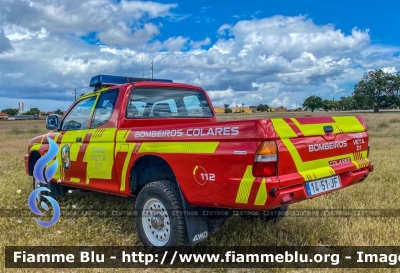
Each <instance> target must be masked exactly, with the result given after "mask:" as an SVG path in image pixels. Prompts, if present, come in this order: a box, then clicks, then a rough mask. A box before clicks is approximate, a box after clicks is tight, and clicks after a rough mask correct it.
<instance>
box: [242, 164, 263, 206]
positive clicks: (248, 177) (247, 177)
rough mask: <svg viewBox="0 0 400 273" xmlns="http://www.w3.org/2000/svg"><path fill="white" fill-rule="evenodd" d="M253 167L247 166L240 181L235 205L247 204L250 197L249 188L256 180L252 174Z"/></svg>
mask: <svg viewBox="0 0 400 273" xmlns="http://www.w3.org/2000/svg"><path fill="white" fill-rule="evenodd" d="M252 171H253V166H251V165H250V166H247V168H246V171H245V172H244V175H243V178H242V180H241V181H240V185H239V189H238V192H237V195H236V203H242V204H247V202H248V200H249V196H250V191H251V186H252V185H253V182H254V180H255V179H256V178H255V177H254V176H253V174H252ZM260 198H261V197H260Z"/></svg>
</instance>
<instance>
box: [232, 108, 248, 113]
mask: <svg viewBox="0 0 400 273" xmlns="http://www.w3.org/2000/svg"><path fill="white" fill-rule="evenodd" d="M232 113H252V111H251V110H250V108H249V107H233V108H232Z"/></svg>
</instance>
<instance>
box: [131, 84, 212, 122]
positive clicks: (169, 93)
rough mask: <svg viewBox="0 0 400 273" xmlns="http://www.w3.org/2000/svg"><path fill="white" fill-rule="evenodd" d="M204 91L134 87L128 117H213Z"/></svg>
mask: <svg viewBox="0 0 400 273" xmlns="http://www.w3.org/2000/svg"><path fill="white" fill-rule="evenodd" d="M212 116H213V115H212V111H211V108H210V105H209V104H208V102H207V100H206V98H205V96H204V95H203V93H202V92H200V91H196V90H186V89H158V88H157V89H132V91H131V94H130V98H129V103H128V107H127V109H126V117H127V118H163V117H212Z"/></svg>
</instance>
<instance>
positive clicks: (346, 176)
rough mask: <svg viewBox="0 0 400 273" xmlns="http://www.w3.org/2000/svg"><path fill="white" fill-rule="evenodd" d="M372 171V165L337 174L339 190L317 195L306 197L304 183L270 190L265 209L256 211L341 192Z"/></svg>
mask: <svg viewBox="0 0 400 273" xmlns="http://www.w3.org/2000/svg"><path fill="white" fill-rule="evenodd" d="M373 170H374V167H373V165H370V166H368V167H366V168H363V169H359V170H357V171H352V172H346V173H342V174H339V177H340V182H341V188H339V189H335V190H331V191H327V192H324V193H321V194H318V195H313V196H311V197H310V196H308V194H307V191H306V187H305V183H301V184H297V185H293V186H289V187H285V188H278V189H271V190H269V192H268V199H267V203H266V205H265V207H263V208H262V209H261V208H258V209H257V210H269V209H273V208H277V207H281V206H286V205H289V204H293V203H297V202H300V201H303V200H307V199H312V198H314V197H318V196H321V195H325V194H329V193H331V192H334V191H338V190H341V189H343V188H346V187H348V186H351V185H354V184H356V183H359V182H361V181H363V180H364V179H366V178H367V177H368V175H369V173H370V172H372V171H373Z"/></svg>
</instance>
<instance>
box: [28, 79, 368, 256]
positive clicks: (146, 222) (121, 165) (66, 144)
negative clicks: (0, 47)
mask: <svg viewBox="0 0 400 273" xmlns="http://www.w3.org/2000/svg"><path fill="white" fill-rule="evenodd" d="M90 86H91V87H94V91H93V92H90V93H88V94H85V95H83V96H82V97H80V98H79V99H78V100H77V101H75V102H74V103H73V105H72V106H71V107H70V108H69V110H68V111H66V113H65V114H64V116H63V117H62V118H61V120H59V118H58V116H57V115H50V116H48V117H47V119H46V126H47V129H49V130H51V131H50V132H49V133H47V134H46V135H43V136H38V137H35V138H33V139H32V140H31V141H30V142H29V147H28V152H27V154H26V155H25V166H26V172H27V173H28V174H29V175H30V176H33V187H34V189H36V188H38V187H40V186H42V185H41V183H40V182H39V181H37V179H36V178H35V176H34V175H33V170H34V166H35V164H36V162H37V161H38V160H39V159H40V158H41V157H42V156H44V155H45V154H46V153H47V152H48V150H49V147H50V145H49V144H50V142H49V139H51V140H53V141H54V142H55V143H57V145H58V147H59V152H58V154H57V155H56V156H55V158H53V159H52V161H50V162H49V164H48V165H47V166H49V165H51V164H52V162H56V160H57V162H58V169H57V172H56V173H55V175H54V176H53V178H52V179H51V180H50V181H49V183H47V184H43V186H45V187H48V189H49V190H50V192H49V193H48V195H50V196H51V197H53V198H59V197H62V196H63V195H64V194H65V193H66V191H67V190H68V189H81V190H90V191H97V192H103V193H107V194H114V195H119V196H126V197H136V205H135V210H136V217H135V221H136V229H137V232H138V235H139V237H140V239H141V241H142V243H143V244H144V245H146V246H153V247H156V248H158V249H167V248H170V247H171V246H182V245H192V244H194V243H198V242H200V241H203V240H205V239H206V238H207V237H208V236H209V235H210V234H211V233H213V232H216V231H218V230H219V229H220V226H221V224H222V223H223V222H224V220H225V219H226V217H227V216H229V215H231V214H230V212H232V211H235V213H237V212H251V213H246V214H250V215H252V216H253V218H257V217H258V218H262V219H264V220H276V219H277V217H278V216H277V215H282V213H265V212H276V211H277V212H282V211H285V210H286V208H287V206H288V205H289V204H293V203H295V202H299V201H302V200H306V199H311V198H314V197H317V196H320V195H324V194H328V193H331V192H333V191H337V190H340V189H343V188H345V187H348V186H350V185H353V184H356V183H358V182H360V181H363V180H364V179H365V178H366V177H367V176H368V174H369V173H370V172H372V171H373V166H372V165H371V164H370V160H369V159H368V154H369V137H368V135H367V126H366V123H365V120H364V118H363V117H362V116H334V117H330V116H325V117H300V118H265V119H257V120H237V121H226V122H218V121H217V117H216V114H215V112H214V109H213V107H212V104H211V101H210V99H209V97H208V96H207V93H206V91H205V90H203V89H202V88H200V87H198V86H193V85H188V84H182V83H174V82H172V81H171V80H162V79H159V80H156V79H143V78H133V77H121V76H108V75H98V76H95V77H93V78H92V79H91V83H90ZM43 194H44V193H43ZM253 212H258V213H254V214H252V213H253ZM232 214H233V213H232Z"/></svg>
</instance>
